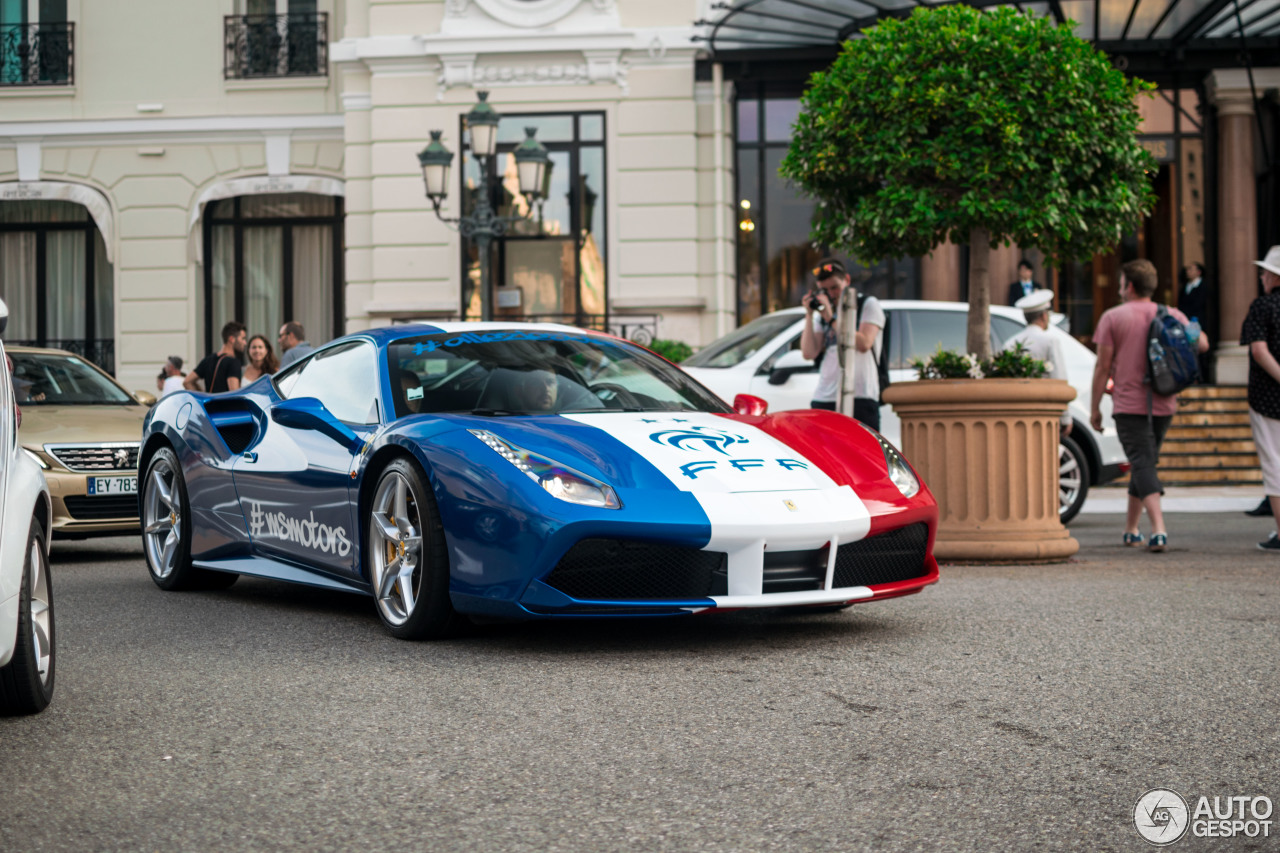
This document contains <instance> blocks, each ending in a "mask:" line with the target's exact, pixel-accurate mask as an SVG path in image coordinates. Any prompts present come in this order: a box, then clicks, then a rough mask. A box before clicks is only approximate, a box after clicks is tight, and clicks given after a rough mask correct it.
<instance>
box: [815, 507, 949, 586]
mask: <svg viewBox="0 0 1280 853" xmlns="http://www.w3.org/2000/svg"><path fill="white" fill-rule="evenodd" d="M928 545H929V526H928V525H926V524H924V523H923V522H921V523H919V524H912V525H909V526H907V527H900V528H898V529H897V530H890V531H889V532H888V533H881V534H879V535H877V536H868V537H867V538H866V539H860V540H859V541H857V542H850V543H849V544H847V545H841V546H840V548H839V549H838V550H837V551H836V572H835V577H834V578H833V580H832V584H833V588H834V589H843V588H844V587H847V586H872V585H874V584H881V583H893V582H894V581H905V580H911V579H912V578H918V577H923V576H924V574H925V566H924V559H925V551H926V549H927V548H928Z"/></svg>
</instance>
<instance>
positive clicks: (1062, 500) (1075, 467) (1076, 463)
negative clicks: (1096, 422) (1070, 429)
mask: <svg viewBox="0 0 1280 853" xmlns="http://www.w3.org/2000/svg"><path fill="white" fill-rule="evenodd" d="M1090 484H1091V483H1090V478H1089V458H1088V457H1087V456H1085V454H1084V451H1083V450H1081V449H1080V445H1078V444H1076V442H1075V440H1074V439H1072V438H1071V436H1065V435H1064V436H1063V437H1062V438H1060V439H1059V440H1058V519H1059V520H1060V521H1061V522H1062V523H1063V524H1066V523H1067V522H1069V521H1070V520H1071V519H1073V518H1075V517H1076V515H1077V514H1078V513H1079V512H1080V508H1081V507H1082V506H1084V501H1085V498H1087V497H1088V496H1089V486H1090Z"/></svg>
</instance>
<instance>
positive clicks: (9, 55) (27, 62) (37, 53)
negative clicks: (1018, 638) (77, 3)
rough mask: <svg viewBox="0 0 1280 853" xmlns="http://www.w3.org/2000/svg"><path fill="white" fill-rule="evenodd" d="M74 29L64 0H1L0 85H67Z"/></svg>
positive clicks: (70, 78) (69, 81) (70, 80)
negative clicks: (30, 0)
mask: <svg viewBox="0 0 1280 853" xmlns="http://www.w3.org/2000/svg"><path fill="white" fill-rule="evenodd" d="M29 10H34V11H35V12H36V14H37V16H38V20H36V21H30V20H29V19H28V14H29ZM74 32H75V24H72V23H69V22H68V21H67V0H39V2H38V3H35V4H29V3H28V0H0V86H66V85H70V84H71V83H72V82H73V80H72V75H71V70H72V62H71V60H72V54H73V50H72V48H73V46H74V43H75V40H74V38H73V34H74Z"/></svg>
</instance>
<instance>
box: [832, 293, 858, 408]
mask: <svg viewBox="0 0 1280 853" xmlns="http://www.w3.org/2000/svg"><path fill="white" fill-rule="evenodd" d="M837 316H838V317H839V318H840V319H839V321H838V325H839V328H840V337H839V338H838V339H837V343H838V346H839V349H838V350H837V353H838V354H839V356H840V366H841V367H842V368H843V370H841V371H840V390H839V394H838V395H837V396H836V400H837V404H836V410H837V411H839V412H841V413H843V414H846V415H848V416H849V417H853V381H854V378H855V374H854V370H855V369H856V368H855V367H854V364H853V362H854V360H855V359H854V356H855V355H856V354H857V352H858V342H857V339H856V337H855V336H856V335H857V333H858V290H857V288H855V287H854V286H853V285H852V284H851V285H849V286H848V287H846V288H845V289H844V291H843V292H841V294H840V307H839V311H838V313H837Z"/></svg>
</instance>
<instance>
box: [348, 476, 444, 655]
mask: <svg viewBox="0 0 1280 853" xmlns="http://www.w3.org/2000/svg"><path fill="white" fill-rule="evenodd" d="M364 541H365V549H364V559H365V567H366V569H367V570H368V576H369V581H370V583H372V584H373V596H374V600H375V601H376V602H377V608H378V616H380V617H381V618H382V624H383V625H384V626H386V629H387V631H389V632H390V633H391V634H392V636H395V637H399V638H400V639H402V640H425V639H432V638H437V637H445V636H449V635H451V634H453V633H456V632H457V630H458V629H459V628H460V627H461V625H462V624H463V620H462V618H461V617H460V616H459V615H458V614H457V612H456V611H455V610H454V609H453V603H452V602H451V601H450V600H449V554H448V551H447V550H446V549H445V542H444V527H443V525H442V524H441V522H440V511H439V509H438V508H437V507H436V500H435V497H434V496H433V495H432V494H431V490H430V489H429V488H428V487H427V484H426V478H425V477H423V476H422V473H421V471H420V470H419V468H418V466H417V465H415V464H414V463H413V462H411V461H410V460H408V459H395V460H393V461H392V462H391V463H390V464H389V465H387V467H386V468H385V469H384V470H383V471H382V474H381V475H379V477H378V484H377V486H375V487H374V491H373V500H372V501H371V502H370V505H369V520H368V524H367V526H366V528H365V539H364Z"/></svg>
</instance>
